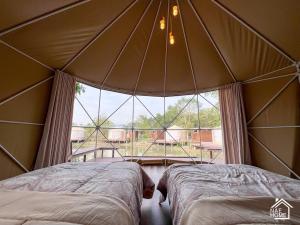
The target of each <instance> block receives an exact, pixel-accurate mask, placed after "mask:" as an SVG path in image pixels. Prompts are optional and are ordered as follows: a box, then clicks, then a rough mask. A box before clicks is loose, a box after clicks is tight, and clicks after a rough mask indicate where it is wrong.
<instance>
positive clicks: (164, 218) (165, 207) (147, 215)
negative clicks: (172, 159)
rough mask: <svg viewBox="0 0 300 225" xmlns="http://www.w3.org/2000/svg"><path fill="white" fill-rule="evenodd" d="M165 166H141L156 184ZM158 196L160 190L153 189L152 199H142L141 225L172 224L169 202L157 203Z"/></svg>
mask: <svg viewBox="0 0 300 225" xmlns="http://www.w3.org/2000/svg"><path fill="white" fill-rule="evenodd" d="M165 168H166V167H164V166H143V169H144V170H145V171H146V173H147V174H148V175H149V176H150V177H151V179H152V180H153V181H154V182H155V185H156V186H157V183H158V181H159V179H160V177H161V176H162V174H163V172H164V170H165ZM156 186H155V188H156ZM159 196H160V192H159V191H157V190H155V192H154V196H153V198H152V199H143V204H142V218H141V225H172V220H171V217H170V212H169V204H168V202H167V201H166V202H164V203H163V204H161V205H159V204H158V202H159Z"/></svg>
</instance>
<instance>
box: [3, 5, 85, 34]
mask: <svg viewBox="0 0 300 225" xmlns="http://www.w3.org/2000/svg"><path fill="white" fill-rule="evenodd" d="M89 1H91V0H82V1H76V2H74V3H70V4H68V5H65V6H63V7H60V8H58V9H55V10H52V11H50V12H46V13H44V14H42V15H40V16H37V17H34V18H32V19H29V20H27V21H25V22H22V23H19V24H17V25H15V26H12V27H10V28H7V29H5V30H3V31H1V32H0V36H3V35H5V34H8V33H10V32H12V31H15V30H18V29H20V28H22V27H25V26H28V25H30V24H33V23H35V22H38V21H41V20H43V19H46V18H48V17H50V16H53V15H56V14H59V13H61V12H65V11H67V10H69V9H72V8H74V7H77V6H80V5H83V4H85V3H87V2H89Z"/></svg>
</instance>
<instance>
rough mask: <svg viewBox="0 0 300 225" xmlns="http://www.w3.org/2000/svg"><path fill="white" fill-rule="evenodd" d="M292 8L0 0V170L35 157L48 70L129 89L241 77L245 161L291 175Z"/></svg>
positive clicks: (183, 89) (176, 90) (295, 148)
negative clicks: (173, 10) (172, 11)
mask: <svg viewBox="0 0 300 225" xmlns="http://www.w3.org/2000/svg"><path fill="white" fill-rule="evenodd" d="M172 4H177V5H178V7H179V11H180V13H179V15H178V16H177V17H176V18H175V19H173V18H172V17H171V16H170V15H169V11H168V8H169V6H170V5H172ZM299 10H300V3H299V1H297V0H287V1H283V0H274V1H258V0H253V1H239V0H178V1H171V0H136V1H132V0H126V1H124V0H122V1H121V0H115V1H113V2H112V1H108V0H103V1H97V0H82V1H76V0H63V1H62V0H54V1H53V0H45V1H43V2H41V1H38V0H30V1H22V2H19V1H18V2H17V1H9V0H4V1H2V2H1V8H0V15H1V16H0V18H1V20H0V57H1V61H0V65H1V69H2V70H1V82H0V134H1V135H0V148H1V151H0V167H1V172H0V179H5V178H9V177H12V176H15V175H18V174H21V173H23V172H25V171H26V170H32V169H33V168H34V163H35V159H36V156H37V152H38V148H39V145H40V141H41V138H42V135H43V128H44V124H45V120H46V115H47V111H48V108H49V107H48V106H49V101H50V95H51V87H52V82H53V77H54V74H55V71H57V70H59V71H63V72H66V73H67V74H69V75H71V76H73V77H75V78H76V80H77V81H79V82H83V83H86V84H90V85H92V86H94V87H97V88H100V89H104V90H110V91H115V92H121V93H126V94H130V95H148V96H161V97H167V96H180V95H188V94H195V93H196V94H198V93H201V92H205V91H209V90H217V89H220V88H222V87H223V86H225V85H228V84H232V83H236V82H238V83H241V84H242V87H243V98H244V103H245V114H246V119H247V126H248V135H249V144H250V150H251V156H252V161H253V164H254V165H255V166H258V167H260V168H263V169H267V170H270V171H273V172H276V173H280V174H283V175H286V176H291V170H292V171H294V173H295V174H300V167H299V164H297V162H298V161H299V160H300V139H299V136H300V134H299V133H300V131H299V129H300V98H299V96H300V89H299V74H300V68H299V66H300V64H299V60H300V42H299V40H300V30H299V29H298V27H299V21H300V14H299ZM162 17H165V19H166V28H165V30H163V31H162V30H161V29H160V28H159V26H158V24H159V20H160V19H161V18H162ZM169 31H172V33H173V34H174V36H175V44H174V45H170V44H169V43H168V37H169Z"/></svg>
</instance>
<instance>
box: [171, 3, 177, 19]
mask: <svg viewBox="0 0 300 225" xmlns="http://www.w3.org/2000/svg"><path fill="white" fill-rule="evenodd" d="M172 14H173V16H177V15H178V6H177V5H174V6H173V7H172Z"/></svg>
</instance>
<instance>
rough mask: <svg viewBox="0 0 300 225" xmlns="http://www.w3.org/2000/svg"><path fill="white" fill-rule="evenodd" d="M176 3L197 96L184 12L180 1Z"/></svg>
mask: <svg viewBox="0 0 300 225" xmlns="http://www.w3.org/2000/svg"><path fill="white" fill-rule="evenodd" d="M176 2H177V5H178V8H179V18H180V23H181V29H182V33H183V38H184V43H185V48H186V52H187V55H188V60H189V64H190V69H191V72H192V77H193V82H194V88H195V92H196V94H198V86H197V82H196V77H195V71H194V65H193V62H192V57H191V54H190V48H189V44H188V40H187V37H186V31H185V25H184V21H183V18H182V10H181V6H180V4H179V1H178V0H176Z"/></svg>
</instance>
